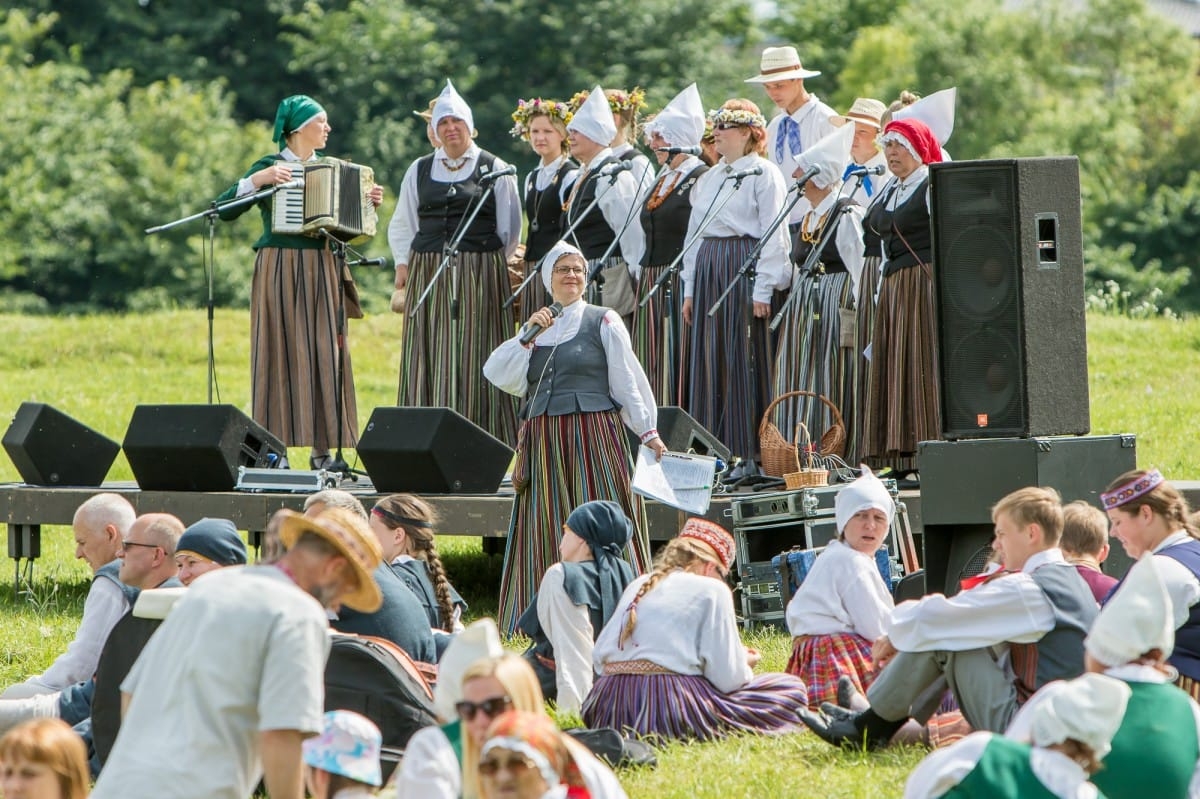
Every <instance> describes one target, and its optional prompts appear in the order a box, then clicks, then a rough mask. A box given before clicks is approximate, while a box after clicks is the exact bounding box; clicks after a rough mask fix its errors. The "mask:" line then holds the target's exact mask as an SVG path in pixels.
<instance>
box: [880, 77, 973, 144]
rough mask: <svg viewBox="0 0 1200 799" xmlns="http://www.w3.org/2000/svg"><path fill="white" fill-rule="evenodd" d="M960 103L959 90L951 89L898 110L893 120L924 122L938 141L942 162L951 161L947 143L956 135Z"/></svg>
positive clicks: (927, 96)
mask: <svg viewBox="0 0 1200 799" xmlns="http://www.w3.org/2000/svg"><path fill="white" fill-rule="evenodd" d="M957 102H958V89H957V88H956V87H951V88H949V89H942V90H941V91H937V92H934V93H933V94H927V95H925V96H924V97H922V98H921V99H919V100H917V101H916V102H915V103H913V104H912V105H906V106H904V107H903V108H898V109H896V111H895V112H893V114H892V119H915V120H919V121H921V122H924V123H925V125H926V127H928V128H929V131H930V132H931V133H932V134H933V137H934V138H935V139H937V143H938V150H939V151H940V152H941V155H942V160H943V161H949V160H950V154H949V153H947V152H946V142H948V141H950V135H951V134H952V133H954V116H955V104H956V103H957Z"/></svg>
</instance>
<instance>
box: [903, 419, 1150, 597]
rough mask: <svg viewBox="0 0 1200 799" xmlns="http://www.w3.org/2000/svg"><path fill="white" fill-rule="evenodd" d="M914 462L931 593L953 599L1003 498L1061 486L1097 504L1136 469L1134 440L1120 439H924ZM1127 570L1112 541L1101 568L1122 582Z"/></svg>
mask: <svg viewBox="0 0 1200 799" xmlns="http://www.w3.org/2000/svg"><path fill="white" fill-rule="evenodd" d="M917 465H918V467H919V468H920V472H921V527H922V543H923V544H924V549H925V561H924V564H925V572H926V574H927V575H928V577H927V580H926V584H927V587H928V590H930V591H944V592H945V593H946V594H951V593H954V592H955V591H957V590H958V581H959V579H960V578H961V577H962V576H964V574H963V572H964V569H965V568H966V567H967V566H968V564H970V562H971V561H972V560H974V559H976V557H977V556H979V555H981V554H984V555H985V554H986V549H987V548H989V547H990V545H991V540H992V506H993V505H995V504H996V503H997V502H998V501H1000V499H1001V498H1002V497H1004V496H1006V495H1007V494H1011V493H1012V492H1013V491H1016V490H1017V489H1019V488H1025V487H1026V486H1043V487H1049V488H1054V489H1056V490H1057V491H1058V493H1059V494H1060V495H1062V500H1063V502H1072V501H1074V500H1077V499H1082V500H1085V501H1087V502H1090V503H1091V504H1093V505H1095V506H1096V507H1100V492H1102V491H1103V490H1104V489H1105V488H1106V487H1107V486H1108V484H1109V483H1110V482H1111V481H1112V480H1113V479H1114V478H1116V477H1117V476H1119V475H1120V474H1122V473H1124V472H1127V471H1129V470H1131V469H1136V468H1137V440H1136V439H1135V438H1134V436H1132V435H1115V436H1081V437H1062V438H995V439H981V440H978V441H922V442H921V443H920V445H919V448H918V450H917ZM981 549H983V550H985V551H984V552H983V553H981V552H980V550H981ZM1129 566H1130V560H1129V558H1128V557H1127V556H1126V555H1125V551H1124V549H1123V548H1122V547H1121V545H1120V543H1119V542H1117V541H1116V540H1115V539H1113V540H1112V542H1111V551H1110V553H1109V556H1108V560H1107V561H1106V562H1105V564H1104V571H1105V572H1106V573H1107V574H1112V575H1114V576H1116V577H1121V576H1123V575H1124V574H1125V572H1126V570H1128V568H1129ZM977 567H978V563H977V564H976V568H975V569H974V570H973V569H966V571H967V572H969V573H974V571H977Z"/></svg>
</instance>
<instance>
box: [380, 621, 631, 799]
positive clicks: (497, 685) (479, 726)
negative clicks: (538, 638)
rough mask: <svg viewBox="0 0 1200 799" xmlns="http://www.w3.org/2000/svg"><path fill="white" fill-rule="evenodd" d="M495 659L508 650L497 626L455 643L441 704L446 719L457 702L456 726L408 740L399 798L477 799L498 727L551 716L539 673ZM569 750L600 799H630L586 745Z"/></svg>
mask: <svg viewBox="0 0 1200 799" xmlns="http://www.w3.org/2000/svg"><path fill="white" fill-rule="evenodd" d="M485 652H486V653H489V654H484V653H485ZM496 652H503V650H502V649H501V648H500V636H499V632H498V630H497V629H496V624H495V622H494V621H492V620H491V619H483V620H480V621H479V622H476V623H475V624H472V625H471V626H470V627H468V628H467V630H466V631H465V632H464V633H463V634H462V635H460V636H457V637H456V638H455V640H454V641H453V642H452V643H451V644H450V647H449V648H448V649H447V650H446V656H445V657H446V659H447V660H448V661H449V663H448V664H447V667H446V671H447V672H450V673H447V674H441V675H439V679H438V685H437V688H436V689H435V702H436V704H437V705H438V708H439V713H442V712H444V705H445V704H446V703H447V702H448V701H450V700H453V701H454V719H453V721H448V722H447V723H445V724H442V725H441V726H435V727H426V728H424V729H422V730H418V731H417V732H416V733H415V734H414V735H413V737H412V738H411V739H410V740H409V742H408V746H407V747H406V748H405V751H404V759H403V760H402V761H400V766H399V768H398V769H397V770H396V776H395V778H394V779H395V781H396V799H459V797H462V799H478V797H479V796H480V789H479V782H480V780H479V769H478V764H479V753H480V750H481V749H482V747H483V744H484V742H485V740H486V737H487V730H488V727H489V726H490V725H491V723H492V721H493V720H494V719H495V718H496V717H498V716H499V715H500V714H502V713H504V712H506V711H509V710H519V711H524V712H527V713H535V714H537V715H541V716H545V715H546V708H545V701H544V699H543V698H542V691H541V688H539V686H538V679H537V675H535V674H534V673H533V669H531V668H530V667H529V664H528V663H526V662H525V660H524V659H523V658H521V657H520V656H519V655H515V654H512V653H503V654H495V653H496ZM472 654H478V655H481V657H479V658H477V659H475V660H473V662H471V663H470V665H469V666H467V667H466V668H465V669H464V670H462V672H461V677H462V679H461V680H457V681H453V682H454V684H453V685H451V684H450V682H451V681H452V673H456V672H458V668H457V666H458V664H459V662H460V661H461V660H464V659H470V656H471V655H472ZM451 664H453V665H451ZM567 747H568V751H569V752H570V756H571V761H572V765H573V767H574V768H576V769H578V771H579V773H580V774H581V775H582V777H583V782H584V784H585V785H586V786H587V789H588V792H589V794H590V795H591V796H592V797H593V799H624V797H625V791H624V790H622V788H621V786H620V783H618V782H617V779H616V777H615V776H614V775H613V773H612V770H611V769H609V768H608V766H606V765H605V764H604V763H602V762H600V761H599V760H597V759H596V757H595V756H594V755H592V753H591V752H589V751H588V750H587V749H586V747H584V746H583V745H582V744H579V743H577V742H575V741H567Z"/></svg>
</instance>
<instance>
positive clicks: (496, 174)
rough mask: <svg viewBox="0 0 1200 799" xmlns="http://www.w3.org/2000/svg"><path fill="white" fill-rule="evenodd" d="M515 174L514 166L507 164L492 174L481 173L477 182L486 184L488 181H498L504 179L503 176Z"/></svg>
mask: <svg viewBox="0 0 1200 799" xmlns="http://www.w3.org/2000/svg"><path fill="white" fill-rule="evenodd" d="M515 174H517V168H516V167H515V166H513V165H512V164H509V165H508V166H506V167H504V169H497V170H495V171H494V172H485V173H483V174H482V175H480V176H479V182H480V183H487V182H488V181H489V180H498V179H500V178H502V177H504V176H505V175H515Z"/></svg>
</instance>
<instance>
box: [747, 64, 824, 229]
mask: <svg viewBox="0 0 1200 799" xmlns="http://www.w3.org/2000/svg"><path fill="white" fill-rule="evenodd" d="M820 74H821V73H820V72H819V71H818V70H815V69H805V68H804V65H803V64H802V63H800V54H799V53H797V52H796V48H795V47H792V46H791V45H788V46H786V47H768V48H767V49H765V50H763V52H762V59H761V60H760V62H759V70H758V74H757V75H755V76H754V77H753V78H746V83H759V84H762V87H763V91H765V92H766V93H767V96H768V97H770V98H771V102H773V103H775V105H777V106H779V107H780V108H781V109H782V110H783V113H782V114H779V115H778V116H776V117H775V118H774V119H772V120H771V121H770V123H769V124H768V125H767V158H768V159H770V160H771V162H772V163H774V164H775V165H776V166H778V167H779V170H780V171H781V172H783V178H784V180H786V181H790V180H791V179H792V178H796V177H799V176H800V175H802V174H804V170H803V168H802V167H801V166H800V163H799V162H798V161H797V160H796V159H797V157H798V156H799V155H800V153H802V152H804V150H806V149H807V148H809V147H811V146H812V145H814V144H816V143H817V142H818V141H820V140H821V139H823V138H824V137H826V136H828V135H829V134H830V133H833V128H834V124H833V121H832V119H833V117H834V116H836V115H837V112H836V111H834V110H833V109H832V108H830V107H829V106H827V105H825V103H823V102H821V100H820V98H818V97H817V96H816V95H815V94H809V93H808V91H807V90H806V89H805V88H804V80H805V78H815V77H816V76H818V75H820ZM808 209H809V203H808V201H807V200H805V199H803V198H801V199H800V201H799V202H798V203H796V205H795V207H794V208H792V213H791V216H790V217H789V218H788V225H789V227H793V226H799V224H800V220H801V219H802V218H803V217H804V214H805V212H807V211H808ZM795 232H796V231H795V230H792V234H793V235H795Z"/></svg>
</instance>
